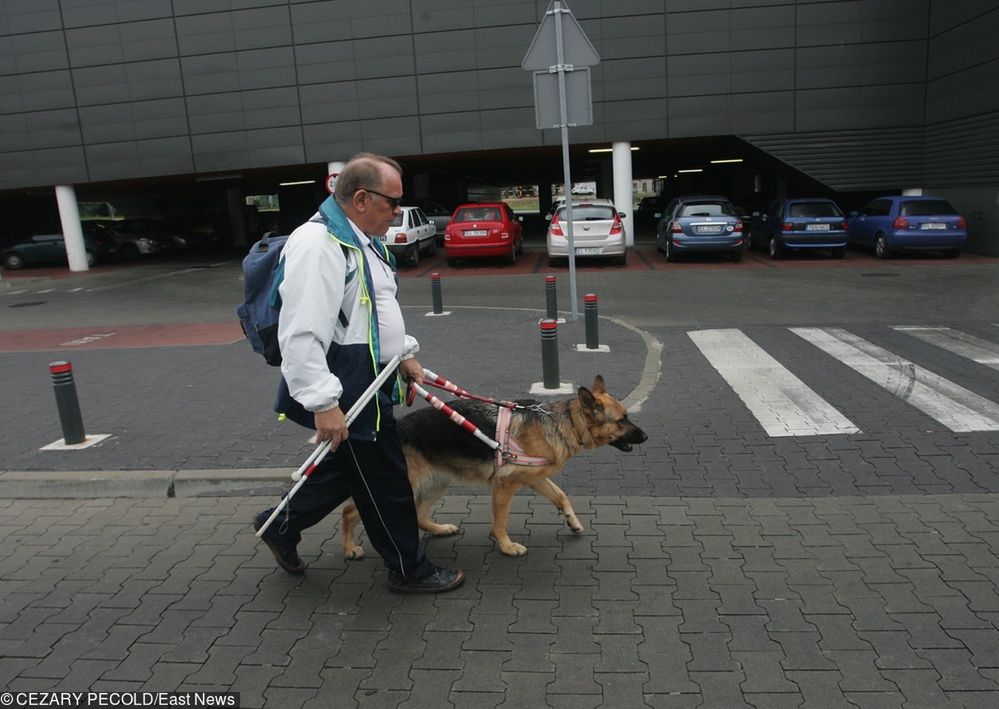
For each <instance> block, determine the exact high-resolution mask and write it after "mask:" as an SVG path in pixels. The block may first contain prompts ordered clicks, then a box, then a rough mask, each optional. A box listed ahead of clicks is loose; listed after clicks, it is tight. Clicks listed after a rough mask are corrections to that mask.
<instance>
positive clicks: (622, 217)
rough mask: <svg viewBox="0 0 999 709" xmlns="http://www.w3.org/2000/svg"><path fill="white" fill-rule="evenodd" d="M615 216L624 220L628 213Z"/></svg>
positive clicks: (619, 213)
mask: <svg viewBox="0 0 999 709" xmlns="http://www.w3.org/2000/svg"><path fill="white" fill-rule="evenodd" d="M617 216H618V217H620V218H621V219H624V218H625V217H627V216H628V213H627V212H618V213H617Z"/></svg>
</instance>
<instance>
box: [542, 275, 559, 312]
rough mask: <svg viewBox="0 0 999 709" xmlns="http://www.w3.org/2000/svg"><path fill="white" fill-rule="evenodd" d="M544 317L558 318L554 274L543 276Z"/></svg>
mask: <svg viewBox="0 0 999 709" xmlns="http://www.w3.org/2000/svg"><path fill="white" fill-rule="evenodd" d="M545 308H546V310H545V317H547V318H548V319H549V320H558V294H557V293H556V292H555V276H545Z"/></svg>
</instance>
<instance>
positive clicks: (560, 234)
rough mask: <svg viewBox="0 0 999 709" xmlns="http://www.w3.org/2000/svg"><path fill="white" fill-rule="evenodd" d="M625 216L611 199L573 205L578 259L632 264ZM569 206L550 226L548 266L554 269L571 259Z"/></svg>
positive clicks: (563, 208)
mask: <svg viewBox="0 0 999 709" xmlns="http://www.w3.org/2000/svg"><path fill="white" fill-rule="evenodd" d="M622 216H624V214H623V213H621V212H618V211H617V209H616V208H615V207H614V203H613V202H611V201H610V200H608V199H599V200H590V201H587V202H579V203H573V205H572V241H573V246H574V247H575V254H576V258H580V257H584V258H606V257H613V258H614V260H615V261H616V262H617V263H619V264H625V263H627V262H628V250H627V247H626V246H625V234H624V222H622V221H621V217H622ZM567 218H568V216H567V214H566V208H565V205H563V206H561V207H559V208H558V209H557V210H556V212H555V215H554V216H553V217H552V221H551V223H550V224H549V225H548V265H549V266H554V265H556V264H558V263H561V262H562V261H564V260H566V259H567V258H568V256H569V233H568V228H567V223H566V219H567Z"/></svg>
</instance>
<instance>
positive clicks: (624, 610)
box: [593, 601, 642, 635]
mask: <svg viewBox="0 0 999 709" xmlns="http://www.w3.org/2000/svg"><path fill="white" fill-rule="evenodd" d="M593 605H594V606H595V607H596V609H597V618H598V621H597V624H596V626H595V627H594V628H593V632H594V633H595V634H598V635H599V634H603V633H608V634H611V635H626V634H637V633H641V632H642V631H641V628H640V627H639V626H638V625H637V624H636V623H635V610H636V608H637V607H638V603H637V602H632V601H594V602H593Z"/></svg>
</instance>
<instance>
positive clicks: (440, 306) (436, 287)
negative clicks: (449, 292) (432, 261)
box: [430, 273, 444, 315]
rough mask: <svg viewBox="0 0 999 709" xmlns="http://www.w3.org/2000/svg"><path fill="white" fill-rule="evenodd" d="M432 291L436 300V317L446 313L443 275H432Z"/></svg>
mask: <svg viewBox="0 0 999 709" xmlns="http://www.w3.org/2000/svg"><path fill="white" fill-rule="evenodd" d="M430 290H431V294H432V296H433V299H434V315H442V314H443V313H444V296H442V295H441V274H439V273H431V274H430Z"/></svg>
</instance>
